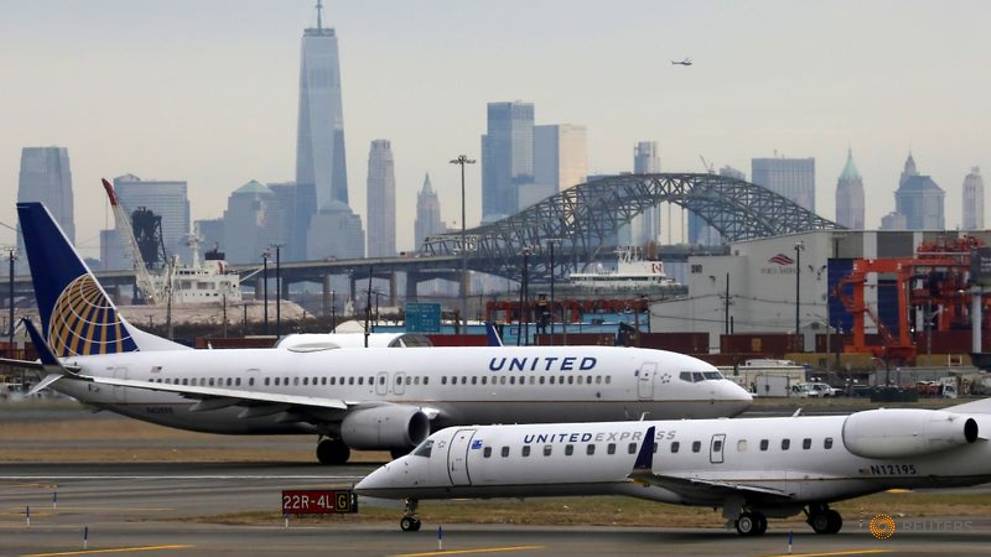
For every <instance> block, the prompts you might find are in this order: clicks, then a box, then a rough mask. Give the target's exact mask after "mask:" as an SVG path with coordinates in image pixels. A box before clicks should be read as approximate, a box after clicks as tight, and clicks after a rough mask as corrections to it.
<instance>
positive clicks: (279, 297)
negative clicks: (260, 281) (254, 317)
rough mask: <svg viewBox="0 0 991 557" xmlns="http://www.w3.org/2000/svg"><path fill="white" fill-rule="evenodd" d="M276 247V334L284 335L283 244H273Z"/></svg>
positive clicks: (278, 335)
mask: <svg viewBox="0 0 991 557" xmlns="http://www.w3.org/2000/svg"><path fill="white" fill-rule="evenodd" d="M272 247H273V248H275V336H276V337H280V336H282V303H281V301H282V260H281V252H282V244H272Z"/></svg>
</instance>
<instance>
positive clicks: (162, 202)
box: [114, 174, 190, 263]
mask: <svg viewBox="0 0 991 557" xmlns="http://www.w3.org/2000/svg"><path fill="white" fill-rule="evenodd" d="M114 189H115V190H117V199H119V200H120V203H121V205H123V206H124V208H125V209H127V211H128V213H130V212H133V211H135V210H137V209H138V208H139V207H145V208H147V209H149V210H150V211H151V212H153V213H155V214H156V215H158V216H160V217H162V242H163V243H164V244H165V250H166V252H168V254H169V257H171V256H173V255H178V256H179V257H180V258H181V259H182V260H183V261H186V262H187V263H188V262H189V255H190V251H189V245H188V243H187V238H186V236H187V235H188V234H189V225H190V217H189V198H188V197H187V187H186V182H184V181H180V180H142V179H141V178H138V177H137V176H135V175H134V174H125V175H123V176H118V177H116V178H114Z"/></svg>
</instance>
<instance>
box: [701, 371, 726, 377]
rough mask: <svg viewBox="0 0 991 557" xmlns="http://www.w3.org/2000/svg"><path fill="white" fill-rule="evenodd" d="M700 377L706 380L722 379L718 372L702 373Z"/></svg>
mask: <svg viewBox="0 0 991 557" xmlns="http://www.w3.org/2000/svg"><path fill="white" fill-rule="evenodd" d="M702 375H703V376H704V377H705V378H706V379H723V374H722V373H719V372H718V371H704V372H702Z"/></svg>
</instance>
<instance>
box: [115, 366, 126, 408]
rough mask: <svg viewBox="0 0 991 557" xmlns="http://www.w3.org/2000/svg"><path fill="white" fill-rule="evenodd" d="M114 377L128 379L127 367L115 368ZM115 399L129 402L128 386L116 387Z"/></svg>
mask: <svg viewBox="0 0 991 557" xmlns="http://www.w3.org/2000/svg"><path fill="white" fill-rule="evenodd" d="M114 379H124V380H126V379H127V368H126V367H115V368H114ZM114 400H116V401H117V402H127V387H117V386H115V387H114Z"/></svg>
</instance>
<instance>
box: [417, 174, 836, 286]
mask: <svg viewBox="0 0 991 557" xmlns="http://www.w3.org/2000/svg"><path fill="white" fill-rule="evenodd" d="M662 202H666V203H673V204H676V205H680V206H682V207H684V208H685V209H688V210H689V211H692V212H694V213H696V214H697V215H699V216H700V217H701V218H702V219H703V220H704V221H705V222H707V223H708V224H709V225H711V226H712V227H713V228H715V229H716V230H718V231H719V232H720V233H721V234H722V237H723V239H724V240H726V241H738V240H748V239H753V238H762V237H767V236H777V235H781V234H789V233H794V232H805V231H811V230H830V229H839V228H842V227H841V226H839V225H837V224H836V223H834V222H832V221H830V220H827V219H824V218H822V217H820V216H819V215H817V214H815V213H813V212H812V211H809V210H808V209H805V208H804V207H801V206H800V205H798V204H796V203H794V202H792V201H791V200H789V199H787V198H785V197H783V196H781V195H779V194H777V193H774V192H772V191H770V190H768V189H767V188H764V187H762V186H758V185H756V184H751V183H750V182H746V181H744V180H739V179H736V178H730V177H726V176H719V175H715V174H669V173H662V174H623V175H619V176H613V177H608V178H602V179H599V180H595V181H592V182H588V183H585V184H579V185H577V186H573V187H571V188H568V189H567V190H564V191H561V192H559V193H557V194H555V195H552V196H551V197H548V198H546V199H544V200H542V201H540V202H538V203H536V204H534V205H531V206H530V207H528V208H526V209H524V210H523V211H521V212H519V213H517V214H515V215H512V216H510V217H506V218H504V219H502V220H499V221H496V222H492V223H489V224H485V225H482V226H479V227H477V228H472V229H470V230H468V231H467V232H466V244H467V246H466V247H467V264H468V267H469V268H470V269H472V270H475V271H482V272H486V273H491V274H495V275H500V276H504V277H509V278H516V279H518V278H519V277H520V276H521V274H522V261H521V259H522V257H523V253H524V251H526V252H527V253H528V255H531V256H534V257H533V261H532V263H531V265H532V267H531V270H530V272H531V276H533V275H536V276H537V277H546V276H549V274H548V273H549V271H550V269H549V267H550V261H549V254H548V251H549V249H548V246H549V242H548V240H552V239H553V240H556V241H557V247H556V250H557V252H556V260H555V265H554V267H555V270H556V271H557V272H558V273H560V272H567V271H571V270H575V269H577V268H578V267H580V266H581V265H584V264H585V263H587V262H589V261H592V259H593V258H594V257H595V255H596V251H597V250H598V249H600V248H601V247H602V246H603V245H607V244H609V243H610V242H611V240H610V238H611V237H612V235H614V234H615V233H616V231H617V230H618V229H619V227H620V226H622V225H624V224H627V223H629V222H630V220H631V219H632V218H633V217H635V216H637V215H639V214H640V213H642V212H643V211H645V210H646V209H648V208H650V207H654V206H656V205H657V204H658V203H662ZM422 247H423V252H424V253H425V254H426V255H457V254H460V253H462V249H461V233H460V232H452V233H448V234H443V235H439V236H434V237H430V238H428V239H427V240H426V241H425V242H424V245H423V246H422Z"/></svg>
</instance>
